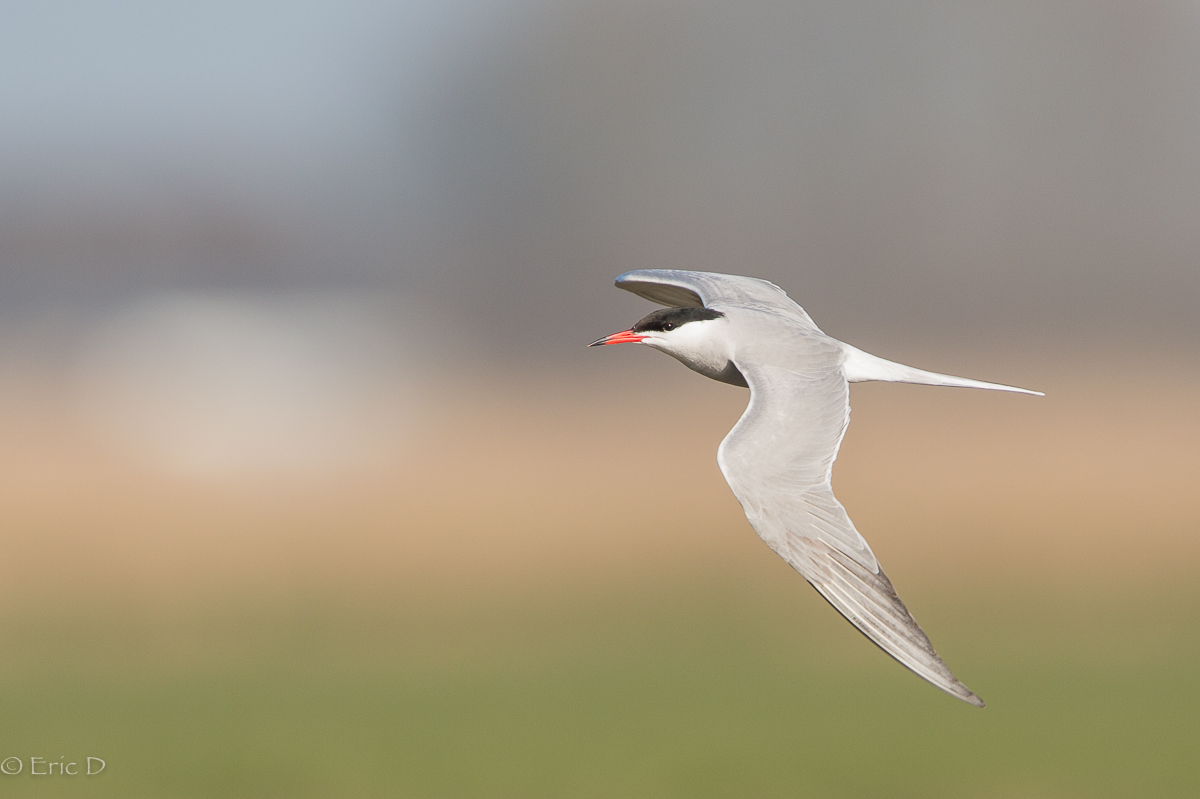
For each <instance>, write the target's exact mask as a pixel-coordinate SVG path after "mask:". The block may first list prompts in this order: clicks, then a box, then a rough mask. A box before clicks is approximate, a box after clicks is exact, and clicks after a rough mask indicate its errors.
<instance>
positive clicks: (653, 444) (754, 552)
mask: <svg viewBox="0 0 1200 799" xmlns="http://www.w3.org/2000/svg"><path fill="white" fill-rule="evenodd" d="M663 360H664V362H663V363H661V364H658V363H655V364H650V365H651V366H659V367H661V369H658V370H649V369H646V368H645V367H646V366H647V364H645V363H641V362H639V363H635V364H634V367H633V368H632V369H631V370H630V372H629V373H628V374H622V373H621V372H619V371H611V370H609V371H605V372H604V373H603V376H600V377H588V376H577V377H574V378H572V379H556V380H553V381H552V380H548V379H544V378H543V379H540V380H539V379H530V380H518V379H514V378H513V377H512V376H511V375H510V376H508V377H502V376H499V375H490V374H488V373H487V371H486V370H483V371H482V373H476V375H474V376H472V377H470V378H467V377H465V376H461V375H460V376H449V377H447V376H442V377H439V378H432V377H431V378H429V379H428V380H427V381H426V383H425V384H424V386H423V387H422V390H421V391H420V392H419V397H418V399H417V400H416V402H415V404H414V405H413V406H411V407H410V408H409V409H408V411H407V412H408V414H409V418H408V419H407V421H406V422H405V424H406V425H407V430H406V432H404V433H403V434H402V435H400V436H398V437H396V436H391V435H382V434H381V439H380V442H379V449H378V452H376V453H375V455H374V457H372V458H368V459H366V460H364V462H363V463H361V464H359V465H358V466H356V467H351V468H346V469H341V470H340V471H336V472H331V473H328V474H321V475H316V476H310V477H307V478H294V477H293V478H287V477H272V476H270V475H265V476H262V477H261V478H258V479H238V480H236V481H226V482H222V481H195V480H187V479H183V478H180V477H178V476H172V475H170V474H165V473H161V472H158V471H155V470H154V469H153V468H151V467H150V466H148V465H146V464H144V463H139V462H138V461H137V459H136V458H132V457H127V456H126V454H123V453H121V452H119V451H116V450H114V449H113V448H112V447H110V446H102V445H101V444H100V443H98V442H97V441H96V440H95V438H94V436H89V435H88V434H87V432H86V431H84V430H83V429H82V428H81V427H80V425H79V423H78V421H77V419H76V418H75V416H74V415H73V412H72V409H71V407H70V406H69V403H68V402H67V401H66V400H65V399H64V398H63V397H62V396H60V395H59V394H56V389H55V385H56V384H55V383H54V381H52V380H50V379H48V378H40V379H39V378H38V377H37V376H36V375H35V376H32V377H31V376H28V375H25V376H22V375H10V379H9V380H8V381H7V382H6V391H5V393H4V396H3V403H4V404H3V406H2V410H3V413H2V414H0V419H2V422H0V425H2V426H0V436H2V440H3V442H4V446H3V448H2V449H0V507H2V508H3V511H4V518H5V522H4V536H3V541H4V558H3V566H2V569H3V571H2V580H0V595H2V596H3V600H4V603H5V605H6V607H8V608H10V609H13V608H20V607H23V606H26V605H28V604H33V605H45V604H46V603H50V604H58V603H61V602H66V603H68V604H69V603H72V602H74V601H76V600H79V601H83V602H85V604H91V603H94V602H105V601H108V600H110V599H112V600H117V601H134V602H138V603H143V602H144V603H147V604H148V605H150V606H154V607H159V606H162V605H163V603H165V604H166V605H170V604H171V603H173V602H202V603H203V602H205V601H208V600H220V599H221V598H222V597H225V598H228V597H230V596H264V597H265V596H270V595H272V594H275V593H281V594H283V595H290V594H292V593H293V592H296V591H300V592H303V591H304V590H307V589H319V590H320V591H321V592H322V593H325V592H332V593H333V594H334V595H340V596H344V597H345V598H346V599H351V598H353V597H355V596H359V597H361V598H364V599H366V598H372V597H374V598H383V597H389V596H396V597H402V596H407V597H410V598H416V597H423V598H434V597H436V598H438V599H439V601H441V600H444V601H452V600H455V599H464V598H467V597H478V596H479V595H481V594H482V595H491V594H494V595H503V594H506V593H512V592H517V593H521V592H525V591H540V590H543V589H555V590H562V591H568V592H571V591H580V590H587V591H593V590H594V591H600V592H605V591H606V590H608V589H609V588H610V587H611V584H612V583H613V581H618V582H619V581H621V580H626V579H633V578H635V577H636V578H637V579H646V580H650V581H654V580H656V579H659V577H658V576H659V575H661V577H662V579H664V580H669V579H672V578H673V577H679V576H681V575H687V574H694V573H702V572H704V571H707V570H710V569H729V570H732V571H734V572H737V571H738V570H743V571H745V572H747V573H750V574H754V573H761V571H762V570H764V569H771V568H779V567H781V565H782V564H775V563H774V562H773V558H772V557H771V556H770V554H769V552H768V551H767V550H766V549H765V548H764V547H763V546H762V545H761V543H760V542H759V541H758V540H757V538H756V537H755V536H754V534H753V532H752V531H751V530H750V528H749V526H748V525H747V524H746V522H745V520H744V518H743V517H742V515H741V513H740V509H739V507H738V505H737V502H736V501H735V500H734V498H733V496H732V495H731V494H730V492H729V491H728V489H727V487H726V486H725V484H724V481H723V479H722V477H721V475H720V473H719V471H718V469H717V466H716V462H715V451H716V447H717V445H718V443H719V442H720V440H721V438H722V437H723V436H724V434H725V432H726V431H727V430H728V429H729V427H730V426H731V425H732V424H733V422H734V421H735V420H736V419H737V417H738V415H739V414H740V413H741V409H742V407H743V406H744V402H745V393H744V392H743V391H742V390H739V389H735V388H731V387H726V386H721V385H718V384H715V383H711V382H708V381H703V380H702V379H700V378H696V377H695V376H693V375H691V374H690V373H686V372H685V371H684V370H682V369H681V368H679V367H677V366H676V365H674V364H670V363H666V362H665V359H663ZM922 363H926V364H932V365H933V366H934V367H935V368H943V369H945V370H947V371H953V370H957V371H959V372H967V373H970V374H975V375H982V376H984V377H988V378H990V379H998V380H1005V381H1011V382H1017V383H1020V384H1023V385H1029V386H1033V387H1036V388H1040V389H1043V390H1045V391H1046V393H1047V396H1046V397H1045V398H1032V397H1025V396H1017V395H1010V394H1002V393H994V392H979V391H968V390H954V389H936V388H927V387H915V386H895V385H884V384H863V385H858V386H855V387H854V389H853V392H852V402H853V408H854V410H853V419H852V424H851V427H850V432H849V434H848V436H847V438H846V441H845V444H844V446H843V449H842V453H841V456H840V458H839V460H838V463H837V466H836V469H835V474H834V479H835V482H834V485H835V488H836V490H837V492H838V495H839V497H840V498H841V499H842V501H843V503H844V504H845V505H846V506H847V508H848V509H849V511H850V513H851V515H852V517H853V518H854V519H855V521H856V523H857V525H858V527H859V529H860V530H861V531H862V532H863V533H864V534H865V535H866V536H867V537H868V538H869V540H870V541H871V542H872V545H873V546H874V548H875V550H876V552H877V554H878V555H879V556H880V558H881V560H882V561H883V562H884V563H885V564H886V566H887V568H888V570H889V572H890V573H891V574H892V576H893V578H894V579H895V580H896V582H897V584H898V585H899V586H901V588H903V587H904V586H905V585H908V584H913V583H917V584H925V583H928V584H934V585H939V586H944V587H947V588H949V587H953V586H967V587H969V588H968V590H977V589H982V588H983V587H984V586H989V587H990V588H992V589H995V588H1000V589H1002V590H1003V588H1004V586H1013V587H1014V588H1016V587H1018V586H1021V585H1024V584H1027V583H1028V584H1044V585H1046V586H1063V587H1066V586H1071V587H1078V588H1079V589H1081V590H1094V589H1095V587H1096V586H1098V585H1101V584H1122V585H1124V586H1125V588H1126V589H1129V590H1134V591H1138V590H1142V589H1145V590H1151V589H1152V586H1154V585H1156V584H1159V583H1161V582H1164V581H1176V580H1185V581H1186V580H1190V579H1192V572H1191V569H1190V568H1189V566H1188V564H1189V562H1191V561H1192V559H1193V558H1194V557H1195V556H1196V555H1197V554H1198V553H1200V490H1198V489H1200V447H1198V446H1197V442H1200V416H1198V414H1197V413H1196V405H1197V398H1198V397H1200V370H1197V369H1194V368H1193V369H1186V368H1180V364H1179V362H1178V360H1174V361H1171V360H1167V359H1164V360H1163V361H1161V362H1140V361H1138V360H1137V359H1135V358H1132V357H1125V358H1118V359H1116V360H1115V362H1114V361H1110V360H1109V358H1108V356H1106V355H1104V354H1100V353H1097V354H1092V355H1090V356H1087V357H1083V356H1079V357H1070V358H1066V357H1064V358H1062V359H1061V363H1053V362H1048V361H1033V362H1030V361H1028V360H1026V361H1025V362H1022V363H1019V364H1017V363H1013V362H1008V363H1004V362H996V361H995V360H994V359H993V361H991V362H984V363H978V364H977V363H973V362H969V361H966V362H961V363H955V362H953V360H952V359H946V358H938V357H937V355H936V354H932V355H930V356H927V357H926V358H924V359H923V360H922ZM1088 586H1090V587H1091V588H1090V589H1089V588H1088ZM798 588H799V586H798Z"/></svg>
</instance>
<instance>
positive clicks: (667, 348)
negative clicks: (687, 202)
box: [588, 269, 1041, 707]
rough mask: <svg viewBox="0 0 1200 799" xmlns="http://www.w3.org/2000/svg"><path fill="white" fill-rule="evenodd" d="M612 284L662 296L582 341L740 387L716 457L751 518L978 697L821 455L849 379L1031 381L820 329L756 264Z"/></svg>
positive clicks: (844, 409)
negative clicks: (976, 374) (990, 376)
mask: <svg viewBox="0 0 1200 799" xmlns="http://www.w3.org/2000/svg"><path fill="white" fill-rule="evenodd" d="M616 285H617V288H622V289H625V290H626V291H632V292H633V293H634V294H637V295H639V296H641V297H645V298H646V299H648V300H651V301H653V302H657V303H659V304H661V305H666V306H669V307H667V308H663V309H660V310H657V311H654V312H653V313H651V314H650V315H649V316H646V317H645V318H644V319H642V320H641V321H639V322H638V323H637V324H635V325H634V326H633V327H631V328H629V329H628V330H622V331H621V332H619V333H614V334H612V335H611V336H606V337H605V338H602V339H600V340H598V341H594V342H592V343H591V344H590V345H588V346H591V347H596V346H601V345H605V344H623V343H639V344H645V345H647V346H649V347H653V348H654V349H656V350H661V351H663V352H665V353H667V354H668V355H670V356H672V357H674V358H676V359H677V360H679V361H681V362H682V363H683V364H684V365H685V366H687V367H688V368H689V369H693V370H695V371H697V372H699V373H700V374H702V375H704V376H706V377H711V378H712V379H713V380H719V381H721V382H723V383H731V384H733V385H735V386H743V387H746V388H749V389H750V402H749V404H748V405H747V406H746V410H745V412H744V413H743V414H742V417H741V418H740V419H739V420H738V422H737V424H735V425H734V426H733V430H731V431H730V432H729V435H727V436H726V437H725V440H724V441H722V442H721V446H720V447H719V448H718V449H717V464H718V466H720V468H721V473H722V474H723V475H725V480H726V482H728V483H729V487H730V488H731V489H733V493H734V495H735V496H736V497H737V498H738V501H739V502H740V503H741V505H742V509H743V510H744V511H745V513H746V518H747V519H748V520H749V521H750V524H751V526H753V527H754V530H755V532H757V533H758V534H759V536H761V537H762V539H763V540H764V541H765V542H766V543H767V546H769V547H770V548H771V549H773V550H774V551H775V553H776V554H778V555H779V556H780V557H782V558H783V559H784V560H785V561H787V562H788V564H789V565H791V567H792V568H794V569H795V570H796V571H798V572H799V573H800V574H801V575H802V576H803V577H804V579H806V580H808V581H809V582H810V583H811V584H812V585H813V587H814V588H816V589H817V591H818V592H820V594H821V596H823V597H824V598H825V599H826V600H828V601H829V604H831V605H833V607H834V608H836V609H837V611H838V612H839V613H841V614H842V615H843V616H845V617H846V619H847V620H849V621H850V623H851V624H853V625H854V626H855V627H857V628H858V629H859V630H860V631H861V632H862V633H863V634H864V635H865V636H867V638H869V639H870V640H871V641H873V642H874V643H875V644H876V645H878V646H879V647H880V648H881V649H883V651H885V652H887V653H888V654H889V655H891V656H892V657H894V658H895V659H896V660H898V661H899V662H900V663H901V664H903V665H904V666H906V667H908V668H909V669H911V670H912V671H913V672H915V673H916V674H918V675H919V676H921V677H923V678H924V679H926V680H928V681H929V682H931V683H933V684H934V685H936V686H937V687H938V688H941V689H942V690H943V691H946V692H947V693H950V694H953V695H954V696H956V697H958V698H959V699H962V700H964V701H966V702H969V703H971V704H972V705H975V706H977V707H983V700H982V699H980V698H979V697H978V696H976V695H975V693H974V692H972V691H971V690H970V689H969V688H967V686H965V685H963V684H962V683H961V682H959V680H958V679H957V678H956V677H955V676H954V675H953V674H952V673H951V672H950V669H949V668H948V667H947V666H946V664H945V662H943V661H942V659H941V658H940V657H939V656H938V654H937V652H935V651H934V649H933V645H932V644H930V642H929V638H928V636H926V635H925V632H924V631H923V630H922V629H921V627H920V626H919V625H918V624H917V622H916V620H915V619H913V617H912V614H911V613H909V612H908V608H906V607H905V606H904V603H903V602H902V601H900V597H899V596H897V595H896V589H895V588H893V587H892V583H891V581H890V580H889V579H888V577H887V575H886V574H885V573H884V571H883V569H882V568H881V567H880V565H879V561H878V560H876V558H875V554H874V553H873V552H871V547H870V546H868V545H867V542H866V540H865V539H864V538H863V537H862V536H861V535H859V533H858V530H856V529H855V528H854V523H853V522H851V521H850V517H849V516H848V515H847V514H846V509H845V508H843V507H842V504H841V503H840V502H838V501H837V499H836V498H835V497H834V495H833V487H832V485H831V477H832V471H833V461H834V459H835V458H836V457H837V453H838V447H839V446H841V443H842V437H843V436H844V435H845V433H846V426H847V425H848V424H849V422H850V387H849V384H850V383H858V382H862V381H866V380H883V381H888V382H893V383H919V384H921V385H929V386H961V387H965V388H984V389H993V390H997V391H1015V392H1019V393H1021V394H1034V395H1037V396H1041V393H1040V392H1037V391H1029V390H1028V389H1024V388H1015V387H1013V386H1002V385H999V384H997V383H985V382H983V381H980V380H968V379H966V378H963V377H951V376H950V375H942V374H937V373H934V372H926V371H924V370H921V369H914V368H912V367H911V366H903V365H901V364H898V363H893V362H892V361H886V360H884V359H883V358H877V357H875V356H874V355H868V354H867V353H865V352H863V351H862V350H860V349H856V348H855V347H851V346H850V345H849V344H845V343H843V342H841V341H838V340H837V339H835V338H832V337H830V336H827V335H825V333H823V332H821V329H820V328H819V327H817V326H816V324H814V323H813V320H812V319H811V318H809V315H808V314H807V313H805V311H804V309H803V308H801V307H800V306H799V305H797V304H796V303H795V302H793V301H792V300H791V299H790V298H789V297H788V296H787V294H785V293H784V291H783V289H781V288H779V287H778V286H776V285H775V284H773V283H768V282H767V281H765V280H759V279H758V278H753V277H741V276H738V275H721V274H714V273H710V272H686V271H679V270H673V269H640V270H636V271H633V272H626V273H625V274H623V275H621V276H620V277H618V278H617V283H616Z"/></svg>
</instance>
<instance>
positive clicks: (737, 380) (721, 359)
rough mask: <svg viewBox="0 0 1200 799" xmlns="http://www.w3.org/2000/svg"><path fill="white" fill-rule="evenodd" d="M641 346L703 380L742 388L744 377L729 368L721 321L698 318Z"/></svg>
mask: <svg viewBox="0 0 1200 799" xmlns="http://www.w3.org/2000/svg"><path fill="white" fill-rule="evenodd" d="M642 343H643V344H646V345H648V346H651V347H654V349H656V350H662V351H663V352H665V353H666V354H667V355H670V356H671V357H672V358H675V359H676V360H678V361H679V362H680V363H682V364H683V365H684V366H686V367H687V368H689V369H692V370H694V371H697V372H699V373H700V374H702V375H704V376H705V377H711V378H712V379H713V380H719V381H721V382H722V383H732V384H733V385H735V386H745V385H746V380H745V378H743V377H742V375H741V373H740V372H738V370H737V367H736V366H734V365H733V341H732V339H731V338H730V336H729V322H728V321H727V320H725V319H724V318H721V319H701V320H697V321H694V322H688V323H687V324H684V325H680V326H679V327H677V328H675V329H674V330H669V331H666V332H655V333H652V334H650V335H648V336H647V337H646V338H645V340H643V342H642Z"/></svg>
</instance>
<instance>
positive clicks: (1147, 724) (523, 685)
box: [0, 581, 1200, 797]
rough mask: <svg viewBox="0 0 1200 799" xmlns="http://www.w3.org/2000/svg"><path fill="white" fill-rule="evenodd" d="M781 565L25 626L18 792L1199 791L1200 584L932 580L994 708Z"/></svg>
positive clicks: (10, 709)
mask: <svg viewBox="0 0 1200 799" xmlns="http://www.w3.org/2000/svg"><path fill="white" fill-rule="evenodd" d="M780 586H782V587H777V586H776V585H775V584H774V583H771V584H769V585H754V586H745V585H737V584H733V583H727V584H724V585H720V586H718V587H716V588H711V587H709V588H701V587H698V586H692V587H690V588H689V587H676V588H674V589H673V590H671V591H670V592H667V591H662V590H659V591H649V590H645V591H639V590H637V589H636V588H633V589H631V590H630V591H629V592H628V593H627V594H626V595H624V596H622V597H620V598H617V597H592V598H587V599H584V598H579V597H576V598H563V597H555V598H548V599H546V600H545V601H542V602H532V601H525V602H519V601H508V602H496V601H492V602H488V601H484V600H480V601H479V602H478V603H471V602H464V603H462V604H460V605H459V606H458V607H457V609H455V610H453V611H441V612H436V611H422V610H417V609H413V608H411V607H409V608H403V607H401V605H402V603H400V602H399V601H397V602H396V603H394V604H395V605H396V607H395V608H394V609H393V610H391V611H387V612H384V611H368V610H363V609H361V608H360V609H352V608H349V607H347V606H345V605H341V606H339V605H338V604H337V603H336V602H332V601H331V602H318V601H316V600H315V599H310V600H308V601H306V602H297V603H296V604H295V605H294V606H292V607H285V608H280V607H278V606H276V607H273V608H270V607H267V606H262V607H257V608H255V607H250V608H243V609H240V610H226V611H218V610H215V609H210V610H208V611H206V612H203V613H192V614H186V615H185V614H176V615H174V616H172V615H169V614H164V615H160V616H158V617H156V618H149V617H146V616H138V615H136V614H133V613H130V612H125V613H114V612H108V613H101V612H98V611H95V612H84V611H83V610H78V611H74V612H66V613H63V612H59V613H57V614H49V613H47V614H45V615H44V617H43V618H38V619H30V618H27V617H26V618H21V619H16V618H12V619H8V620H7V621H6V622H5V624H4V626H3V629H2V631H0V640H3V646H2V649H3V651H2V652H0V719H3V723H2V724H0V758H2V757H7V756H10V755H13V756H19V757H23V758H24V759H25V760H26V764H25V766H26V768H25V773H23V774H21V775H18V776H2V775H0V792H2V793H3V794H4V795H5V796H20V797H24V796H29V797H37V796H81V797H82V796H114V797H115V796H120V797H143V796H144V797H198V796H214V797H218V796H219V797H251V796H253V797H269V796H278V797H308V796H311V797H334V796H336V797H343V796H344V797H358V796H363V797H373V796H380V797H383V796H404V797H410V796H411V797H614V796H621V797H676V796H677V797H740V796H754V797H773V796H779V797H784V796H787V797H792V796H806V797H850V796H853V797H873V796H880V797H882V796H888V797H935V796H945V797H1109V796H1111V797H1118V796H1121V797H1123V796H1156V797H1174V796H1178V797H1184V796H1197V795H1200V766H1197V762H1198V759H1197V755H1196V753H1197V752H1198V751H1200V640H1198V639H1200V601H1198V600H1200V598H1193V599H1192V600H1189V599H1187V598H1185V599H1179V598H1178V597H1176V598H1175V599H1174V600H1172V601H1170V602H1165V603H1163V604H1164V605H1165V606H1166V607H1167V608H1168V609H1167V610H1164V609H1163V608H1162V607H1159V605H1158V603H1156V602H1151V601H1150V600H1149V599H1146V600H1142V601H1139V600H1138V599H1137V598H1136V597H1134V598H1132V599H1131V598H1127V597H1126V598H1122V597H1110V598H1109V599H1108V600H1107V601H1106V602H1105V603H1104V604H1103V605H1102V606H1100V607H1097V606H1094V605H1091V604H1089V603H1088V602H1085V601H1083V599H1082V598H1080V599H1077V600H1074V601H1067V598H1066V597H1053V596H1041V597H1039V596H1035V595H1024V596H1022V597H1021V598H1020V599H1014V598H1012V597H1007V596H1004V597H989V596H982V595H980V596H976V597H975V598H974V600H973V601H974V603H975V604H974V605H973V606H971V607H962V606H956V605H951V604H950V603H949V601H946V600H948V597H942V598H939V597H936V596H928V597H916V598H917V599H921V600H922V601H921V602H919V603H916V604H917V605H918V607H916V608H915V609H916V610H917V615H918V618H920V619H921V620H922V622H923V623H924V625H925V627H926V629H927V630H928V631H929V632H930V633H931V635H932V637H933V639H934V642H935V643H937V644H940V645H941V647H942V649H943V654H944V655H945V656H946V658H947V660H948V661H949V662H950V664H951V665H952V667H954V669H955V670H956V672H957V673H958V674H959V676H961V677H962V678H963V679H964V681H966V682H967V684H968V685H970V686H971V687H972V688H974V689H975V690H977V691H978V692H979V693H980V694H981V695H982V696H983V697H984V698H985V699H987V700H988V702H989V706H988V707H987V708H986V709H984V710H977V709H975V708H972V707H969V706H968V705H966V704H964V703H962V702H959V701H957V700H955V699H953V698H951V697H949V696H946V695H944V694H942V693H941V692H940V691H937V690H935V689H933V688H930V687H929V686H927V685H926V684H925V683H923V682H922V681H920V680H919V679H917V678H915V677H913V676H912V675H911V674H909V673H908V672H907V671H905V670H904V669H902V668H901V667H900V666H898V665H897V664H895V663H894V662H892V661H891V660H890V659H889V658H887V657H886V656H884V655H883V654H882V653H880V652H878V651H877V650H875V649H874V648H873V647H872V646H870V645H869V644H867V643H866V642H865V641H864V640H863V639H861V637H860V636H858V634H857V633H855V632H854V631H853V630H851V628H850V627H849V626H848V625H846V624H845V622H843V621H841V620H840V619H837V618H836V616H835V614H833V612H832V611H831V610H830V609H829V608H828V606H826V605H825V604H824V603H823V602H821V601H820V600H819V598H818V597H817V596H816V595H815V594H814V593H813V592H811V591H810V590H808V589H805V588H804V587H803V586H802V585H800V584H798V583H797V582H796V581H786V583H784V582H782V581H781V583H780ZM910 593H913V592H910ZM910 599H914V598H913V597H910ZM939 600H943V601H939ZM914 601H915V599H914ZM1160 601H1161V600H1160ZM381 604H385V605H386V604H389V603H381ZM89 754H91V755H94V756H99V757H103V758H104V759H105V760H106V761H107V763H108V766H107V768H106V770H105V772H104V774H102V775H100V776H97V777H83V776H77V777H59V776H53V777H32V776H29V774H28V758H29V757H30V756H32V755H37V756H43V757H45V758H47V759H57V758H58V757H59V756H60V755H65V756H66V757H67V759H68V761H69V760H71V759H75V760H80V761H82V759H83V757H84V756H86V755H89Z"/></svg>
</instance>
